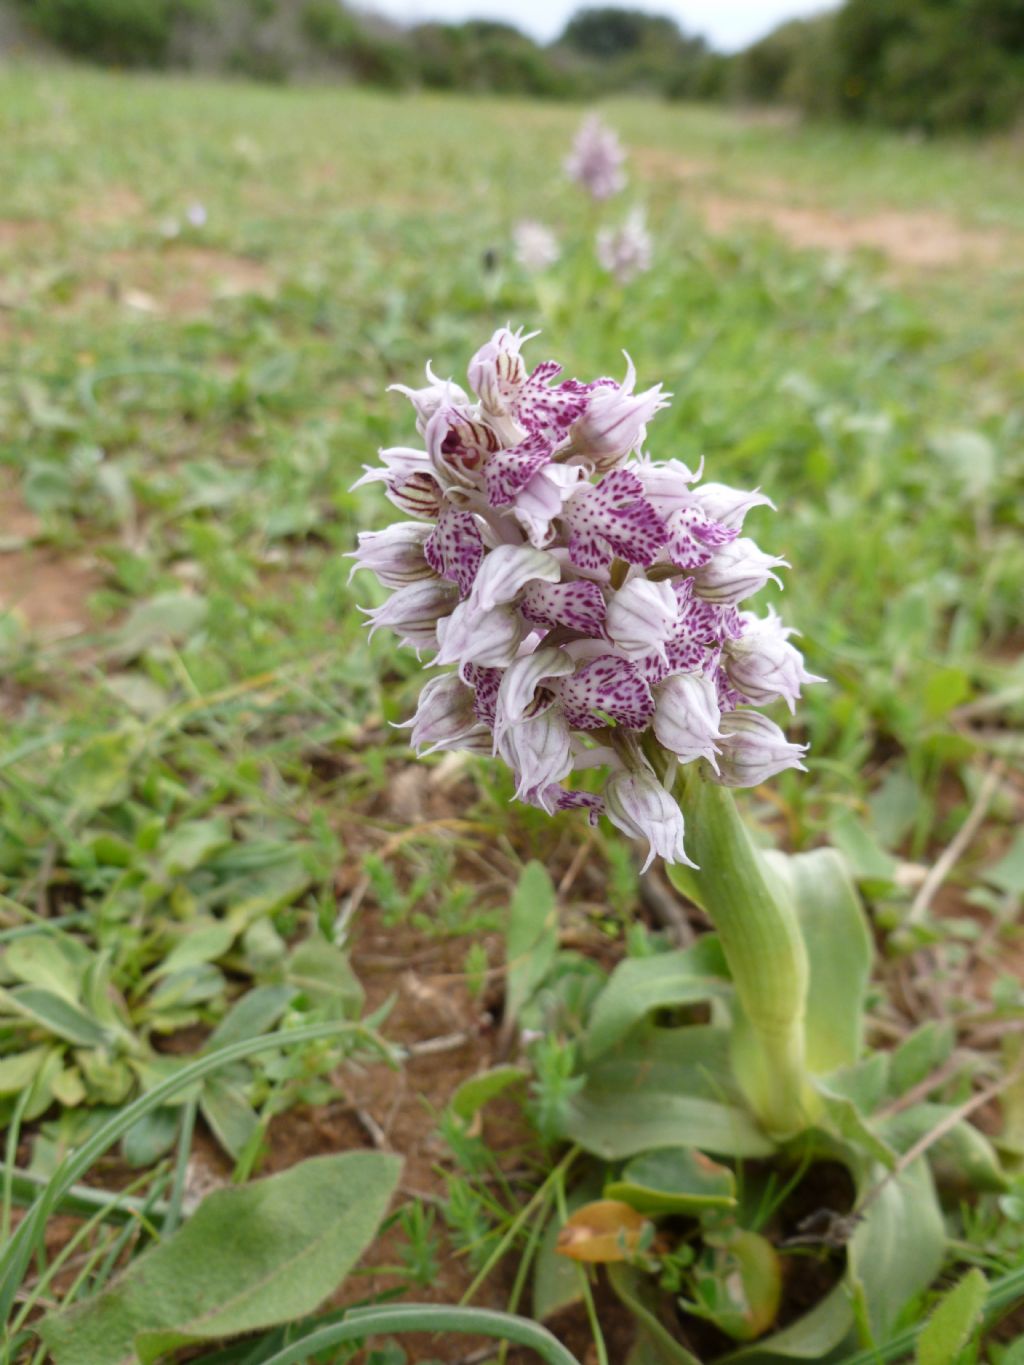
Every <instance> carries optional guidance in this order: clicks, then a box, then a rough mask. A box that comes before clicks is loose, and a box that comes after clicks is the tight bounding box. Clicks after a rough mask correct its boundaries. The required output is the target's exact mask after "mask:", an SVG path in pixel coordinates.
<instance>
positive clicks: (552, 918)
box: [505, 863, 558, 1019]
mask: <svg viewBox="0 0 1024 1365" xmlns="http://www.w3.org/2000/svg"><path fill="white" fill-rule="evenodd" d="M556 908H557V901H556V897H555V888H554V886H553V885H552V883H551V878H550V877H549V876H548V874H547V872H546V870H545V869H544V868H543V867H542V866H541V864H540V863H527V865H526V866H525V867H524V868H523V871H522V873H521V875H520V877H519V881H518V883H517V885H516V889H515V892H514V893H513V896H512V903H511V905H510V906H509V916H508V928H507V930H506V936H505V960H506V962H507V964H508V975H507V977H506V982H505V1017H506V1019H517V1018H518V1017H519V1013H520V1011H521V1010H522V1008H523V1006H524V1005H525V1004H526V1002H527V1000H529V998H530V996H531V995H533V993H534V991H535V990H536V989H537V987H538V986H539V985H540V983H541V982H542V981H543V980H544V978H545V976H546V975H547V974H548V971H549V970H550V968H551V964H552V963H553V962H554V960H555V953H556V952H557V950H558V919H557V914H556Z"/></svg>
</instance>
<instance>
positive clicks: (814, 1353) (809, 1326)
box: [716, 1280, 853, 1365]
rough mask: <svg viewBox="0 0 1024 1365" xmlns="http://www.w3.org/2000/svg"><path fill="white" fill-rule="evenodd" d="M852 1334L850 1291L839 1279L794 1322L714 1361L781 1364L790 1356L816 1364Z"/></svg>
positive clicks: (726, 1364) (737, 1364)
mask: <svg viewBox="0 0 1024 1365" xmlns="http://www.w3.org/2000/svg"><path fill="white" fill-rule="evenodd" d="M852 1337H853V1307H852V1305H851V1302H850V1291H849V1288H848V1286H847V1284H846V1283H845V1281H842V1280H841V1281H840V1282H839V1284H837V1285H836V1286H835V1288H834V1289H832V1290H830V1291H829V1293H828V1294H826V1295H825V1297H824V1298H823V1299H822V1300H821V1301H820V1302H819V1303H816V1304H815V1306H814V1307H813V1308H812V1309H811V1310H810V1311H809V1312H807V1313H804V1314H803V1315H802V1316H801V1317H799V1318H797V1320H796V1322H793V1323H791V1324H790V1325H789V1326H788V1327H784V1328H783V1329H782V1331H780V1332H773V1333H772V1335H771V1336H770V1337H762V1338H761V1340H760V1341H758V1342H754V1343H753V1344H752V1345H750V1346H744V1347H741V1348H740V1349H739V1350H738V1351H730V1352H729V1354H728V1355H725V1356H720V1357H719V1359H718V1360H717V1361H716V1365H785V1363H786V1362H787V1361H791V1360H797V1361H800V1360H803V1361H807V1362H809V1365H818V1362H820V1361H823V1360H831V1359H832V1358H833V1357H832V1352H833V1351H835V1350H836V1349H837V1348H838V1347H839V1346H842V1345H843V1344H844V1343H847V1342H850V1341H851V1340H852Z"/></svg>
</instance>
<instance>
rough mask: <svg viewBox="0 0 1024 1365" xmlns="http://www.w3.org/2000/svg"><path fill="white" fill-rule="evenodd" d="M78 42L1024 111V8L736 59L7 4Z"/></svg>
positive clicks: (674, 92) (429, 32) (195, 13)
mask: <svg viewBox="0 0 1024 1365" xmlns="http://www.w3.org/2000/svg"><path fill="white" fill-rule="evenodd" d="M3 3H6V4H8V5H11V4H13V5H14V6H15V8H16V9H17V11H18V13H19V15H20V17H21V19H22V21H23V22H24V23H25V24H26V25H27V26H28V28H29V29H30V30H31V31H33V32H34V33H35V34H37V35H38V36H39V37H41V38H42V39H44V40H45V41H47V42H49V43H51V44H53V45H55V46H56V47H58V48H60V49H61V50H63V51H65V52H67V53H69V54H71V55H74V56H76V57H80V58H83V59H86V60H91V61H95V62H100V63H103V64H108V65H116V66H144V67H185V68H195V69H203V70H216V71H227V72H237V73H239V74H242V75H246V76H250V77H256V78H259V79H264V80H280V81H284V80H293V79H317V78H326V79H338V78H340V79H346V80H350V81H355V82H362V83H366V84H370V85H376V86H383V87H387V88H391V89H404V88H423V87H425V88H428V89H437V90H465V91H478V92H495V93H502V94H510V93H512V94H514V93H518V94H526V95H536V96H543V97H547V98H552V99H571V100H579V99H594V98H597V97H599V96H601V95H605V94H609V93H617V92H632V91H636V92H649V93H654V94H657V95H660V96H662V97H665V98H668V99H706V100H723V101H726V100H731V101H735V102H745V103H756V104H766V103H767V104H780V105H787V106H790V107H795V108H797V109H800V110H802V111H804V112H805V113H807V114H808V115H814V116H827V117H838V118H842V119H849V120H859V121H863V122H868V123H877V124H884V125H888V126H892V127H898V128H907V129H919V130H921V131H924V132H929V133H930V132H941V131H945V130H949V129H976V130H990V129H997V128H1005V127H1008V126H1010V125H1012V124H1013V123H1014V122H1016V121H1017V120H1018V119H1020V118H1021V117H1022V115H1024V0H845V3H843V4H842V5H841V6H840V7H839V8H837V9H834V10H831V11H828V12H826V13H823V14H821V15H819V16H816V17H814V18H810V19H800V20H793V21H790V22H788V23H784V24H782V25H780V26H779V27H778V28H776V29H775V30H774V31H773V32H771V33H769V34H768V35H767V36H766V37H764V38H762V39H761V40H760V41H758V42H756V43H754V44H752V45H751V46H750V47H748V48H747V49H746V50H744V51H742V52H739V53H735V54H730V55H725V54H722V53H719V52H716V51H714V50H713V49H712V48H711V46H710V45H709V44H708V43H707V42H706V41H705V39H703V38H702V37H700V36H698V35H694V34H688V33H685V32H684V31H683V30H682V29H681V28H680V27H679V25H678V24H677V23H676V22H675V20H674V19H671V18H668V17H665V16H661V15H657V14H646V13H641V12H637V11H634V10H627V9H622V8H619V7H616V6H603V7H591V8H585V9H581V10H579V11H578V12H577V13H576V14H575V15H574V16H573V17H572V18H571V19H570V20H569V22H568V23H567V25H566V27H565V29H564V31H563V32H562V33H561V34H560V35H559V37H558V38H557V40H556V41H555V42H553V43H550V44H547V45H541V44H538V43H536V42H534V41H533V40H532V39H531V38H530V37H528V36H527V35H526V34H524V33H522V32H521V31H520V30H519V29H517V28H516V27H515V26H513V25H511V24H506V23H497V22H492V21H488V20H470V21H467V22H464V23H457V24H454V23H420V24H414V25H405V26H400V25H397V24H393V23H389V22H388V21H386V20H384V19H381V18H379V17H376V16H373V15H369V14H365V13H363V12H361V11H360V12H356V11H355V10H352V9H349V8H348V7H346V6H345V5H344V4H342V3H339V0H0V4H3Z"/></svg>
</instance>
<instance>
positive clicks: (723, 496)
mask: <svg viewBox="0 0 1024 1365" xmlns="http://www.w3.org/2000/svg"><path fill="white" fill-rule="evenodd" d="M691 496H692V498H693V500H694V501H695V502H696V504H697V506H698V507H699V508H700V509H701V511H702V512H703V513H704V515H705V516H707V517H709V518H710V519H711V520H712V521H720V522H721V523H722V525H723V526H732V527H735V529H736V530H737V531H738V530H739V529H740V528H741V527H742V525H743V518H744V517H745V516H746V515H747V513H748V512H749V511H750V509H751V508H752V507H771V508H773V509H774V507H775V504H774V503H773V502H772V500H771V498H766V497H765V495H764V494H763V493H762V492H760V491H759V490H758V489H756V488H755V489H753V490H752V491H750V492H746V491H744V490H743V489H742V488H730V487H729V486H728V485H727V484H724V483H702V484H701V485H700V487H699V488H695V489H694V490H693V493H692V495H691Z"/></svg>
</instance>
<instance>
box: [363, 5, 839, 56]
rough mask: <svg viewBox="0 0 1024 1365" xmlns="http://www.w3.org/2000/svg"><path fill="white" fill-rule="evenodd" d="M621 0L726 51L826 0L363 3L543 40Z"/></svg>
mask: <svg viewBox="0 0 1024 1365" xmlns="http://www.w3.org/2000/svg"><path fill="white" fill-rule="evenodd" d="M605 3H609V4H611V3H614V4H621V5H622V6H623V8H624V9H640V10H647V11H648V12H649V13H651V14H671V15H672V16H673V18H675V19H677V20H678V21H679V23H680V24H681V26H682V27H683V28H684V29H685V30H686V31H687V32H688V33H702V34H703V35H704V36H705V37H706V38H709V39H710V40H711V42H712V44H713V45H714V46H715V47H717V48H720V49H724V50H726V51H728V50H730V49H732V48H738V47H745V46H746V44H747V43H749V42H752V41H753V40H754V39H755V38H760V37H761V35H762V34H764V33H767V32H768V30H769V29H772V28H774V27H775V25H776V24H778V23H781V22H782V20H783V19H792V18H795V17H796V16H797V15H801V14H815V13H817V12H818V11H820V10H822V9H825V8H827V6H828V0H646V3H640V4H630V3H629V0H511V3H510V0H364V5H363V7H364V8H366V9H375V10H377V11H378V12H379V13H384V14H388V15H390V16H391V17H392V18H395V19H402V20H421V19H471V18H472V19H502V20H504V21H505V22H506V23H512V24H517V25H518V26H519V28H522V29H525V30H526V31H527V33H531V34H532V35H533V36H534V37H535V38H538V39H540V40H541V41H542V42H547V41H548V40H549V39H551V38H554V37H556V36H557V35H558V34H559V33H560V32H561V31H562V28H563V27H564V26H565V21H566V19H568V18H569V16H570V14H572V13H574V12H575V11H576V10H577V9H580V8H582V7H583V5H584V4H605Z"/></svg>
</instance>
